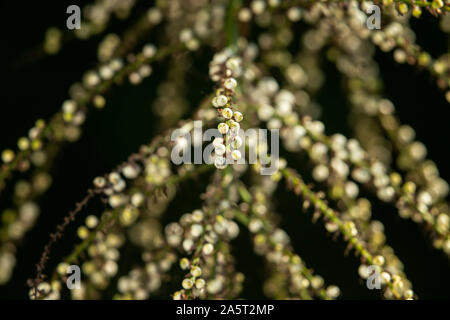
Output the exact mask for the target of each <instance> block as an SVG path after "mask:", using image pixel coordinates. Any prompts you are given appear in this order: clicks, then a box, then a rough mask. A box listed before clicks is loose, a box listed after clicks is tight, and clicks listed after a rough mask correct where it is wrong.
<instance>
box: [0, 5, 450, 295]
mask: <svg viewBox="0 0 450 320" xmlns="http://www.w3.org/2000/svg"><path fill="white" fill-rule="evenodd" d="M111 3H115V5H111ZM111 3H110V2H109V1H95V2H94V3H93V4H92V5H91V6H89V7H86V8H83V12H84V19H85V20H84V21H82V24H81V29H79V30H76V31H74V32H73V31H68V30H59V29H55V28H53V29H50V30H48V32H47V33H46V36H45V41H44V43H43V44H42V52H43V53H44V54H47V55H54V54H57V53H58V52H59V51H60V50H64V45H65V44H66V43H67V42H70V41H77V39H79V41H83V40H84V39H87V38H90V37H91V36H93V35H102V36H103V39H102V40H101V41H100V43H99V45H98V62H97V66H96V67H95V68H94V69H92V70H88V71H86V72H85V74H84V76H83V78H82V79H81V81H80V82H76V83H74V84H73V86H71V88H70V90H69V97H68V99H67V100H66V101H64V102H63V103H62V106H61V111H59V112H58V113H56V114H54V115H53V116H52V117H50V118H49V119H47V120H42V119H39V120H37V121H36V124H35V126H34V127H33V128H31V129H30V130H29V132H28V134H27V135H26V136H24V137H21V138H19V139H18V141H17V148H15V149H14V148H11V149H6V150H3V151H2V152H1V159H2V162H3V164H2V165H1V167H0V192H2V191H3V190H4V189H5V187H6V186H7V185H8V184H11V183H15V186H14V188H13V189H14V194H13V197H14V201H13V207H11V208H9V209H6V210H4V211H3V212H2V221H3V225H2V227H1V228H2V229H1V234H0V266H1V268H0V284H6V283H7V282H8V281H9V280H10V278H11V275H12V272H13V270H14V267H15V264H16V263H15V261H16V258H15V253H16V251H17V249H18V248H19V246H20V243H21V240H22V239H23V238H24V237H26V233H27V231H29V230H30V229H31V228H33V226H34V224H35V222H36V219H38V215H39V198H40V197H41V196H42V195H43V194H44V193H45V192H46V190H47V189H48V188H49V187H50V184H51V182H52V177H51V175H50V168H51V167H52V164H53V162H54V159H55V157H56V156H57V154H58V153H59V152H60V151H61V148H62V147H63V146H64V145H65V144H67V143H71V142H75V141H77V140H78V139H79V138H80V136H81V135H82V131H83V124H84V123H85V120H86V119H87V118H88V117H89V114H90V113H91V109H92V108H98V109H102V108H104V107H106V106H107V105H108V103H107V100H108V92H109V91H111V89H112V88H114V87H117V86H121V85H123V84H124V83H126V82H129V83H131V84H133V85H136V86H139V85H140V84H141V82H142V81H143V80H144V78H147V77H149V76H151V74H152V65H155V64H164V63H167V64H168V70H169V71H168V77H167V79H165V80H163V81H160V86H161V89H160V90H159V94H158V96H157V98H156V101H155V103H154V107H155V112H156V113H157V114H158V115H160V116H161V119H162V122H165V125H166V126H167V125H171V126H172V129H170V130H163V131H162V132H161V133H160V134H159V135H157V136H155V137H154V139H153V140H152V141H150V142H149V144H148V145H143V146H142V147H141V148H140V149H139V151H138V152H137V153H135V154H132V155H131V156H130V157H129V158H128V160H127V161H126V162H124V163H122V164H121V165H119V166H118V167H117V168H115V169H114V170H112V171H111V172H109V173H106V174H105V175H104V176H99V177H96V178H95V179H93V186H92V188H91V189H90V190H88V191H87V196H86V197H85V198H84V199H82V200H81V201H80V202H79V203H77V204H76V206H75V207H74V209H73V211H71V212H70V213H69V214H68V215H67V216H66V217H65V218H64V219H63V221H62V222H61V224H59V225H58V226H57V227H56V231H55V232H54V233H52V234H51V235H50V240H49V242H48V244H47V245H46V246H45V248H44V250H43V253H42V257H41V259H40V261H39V262H38V263H37V266H36V271H35V277H33V278H32V279H30V280H29V281H28V285H29V286H30V297H31V298H32V299H59V298H61V297H62V294H63V292H64V291H66V290H67V291H69V290H68V289H67V286H66V280H67V268H68V267H69V265H73V264H76V265H80V266H81V269H82V274H83V278H82V282H81V286H80V287H79V288H76V289H73V290H70V295H71V297H72V298H73V299H94V298H101V297H102V293H103V292H104V291H105V290H106V289H108V288H110V286H112V285H115V286H117V288H116V289H115V292H116V294H115V295H114V298H117V299H147V298H150V297H151V296H152V294H153V293H155V292H157V291H158V290H159V289H160V288H161V287H163V286H164V285H165V284H167V283H168V282H171V281H173V279H174V277H171V275H172V274H173V273H175V272H179V270H180V268H181V270H182V272H183V278H182V279H181V281H179V282H178V286H177V287H178V289H177V290H175V291H174V292H172V295H171V297H173V298H174V299H196V298H201V299H216V298H226V299H230V298H238V297H239V296H240V293H241V291H242V287H243V283H244V281H245V276H244V275H243V274H242V273H240V272H239V270H238V269H237V268H236V265H235V258H234V257H233V251H234V250H235V249H234V248H233V247H234V243H235V242H233V243H232V240H233V239H235V238H236V237H237V236H238V234H239V232H240V230H243V229H247V230H248V231H249V233H250V234H251V243H252V244H253V247H254V251H255V252H256V253H257V254H259V255H261V256H262V257H263V258H264V259H265V262H266V264H267V268H266V278H265V279H261V280H262V281H264V293H265V295H266V296H267V297H269V298H277V299H316V298H318V299H335V298H338V297H339V296H340V293H341V292H340V289H339V288H338V287H337V286H335V285H333V284H332V283H330V282H329V280H327V279H324V278H322V277H321V276H320V275H319V274H316V273H315V272H314V271H313V269H312V266H311V265H309V264H308V261H305V260H304V259H302V256H301V252H295V251H294V249H293V246H292V245H291V242H290V238H289V236H288V234H287V232H285V231H284V230H283V229H282V228H280V227H279V215H278V214H277V213H276V206H274V199H273V195H274V192H275V190H276V189H277V188H278V186H279V185H285V186H287V188H288V190H290V191H291V192H292V193H293V194H295V195H296V196H298V210H297V212H290V213H289V214H298V212H300V211H303V212H305V214H311V213H312V215H311V217H312V218H313V220H314V221H317V223H322V224H323V226H324V227H325V229H326V231H327V232H328V233H329V234H330V235H332V236H333V237H334V238H337V237H341V238H342V239H343V240H344V241H345V242H346V243H347V244H348V250H347V252H346V253H348V252H353V253H354V254H355V255H356V256H357V257H358V258H359V259H360V267H359V269H358V270H354V271H355V272H357V273H358V274H359V276H360V277H361V278H362V279H363V280H364V279H367V278H369V277H370V276H371V275H372V273H373V272H375V273H377V274H379V275H380V282H381V292H382V297H383V298H386V299H414V298H418V297H417V295H416V294H415V293H414V291H413V284H412V283H411V282H410V281H409V280H408V278H407V274H405V272H404V268H403V264H402V262H401V261H400V259H399V258H398V257H397V256H396V254H395V251H394V249H393V248H392V247H390V246H389V244H388V243H386V236H385V234H384V226H383V224H382V223H381V222H380V221H376V220H373V219H372V218H371V201H380V202H384V203H388V204H390V205H392V206H395V208H396V210H397V211H396V212H397V214H398V215H399V216H400V217H402V218H404V219H411V220H412V221H413V222H415V223H417V224H419V225H421V226H422V227H423V228H424V229H425V230H426V231H427V239H424V241H430V243H431V244H432V245H433V247H434V248H435V250H440V251H442V254H444V255H449V254H450V237H449V212H450V210H449V207H448V204H447V202H446V197H447V194H448V184H447V182H445V181H444V180H443V179H442V178H441V177H440V176H439V171H438V169H437V167H436V165H435V164H434V163H433V162H432V161H431V160H429V159H427V158H426V153H427V152H426V147H425V146H424V145H423V144H422V143H421V142H419V141H415V131H414V129H413V128H412V127H410V126H408V125H405V124H402V123H401V121H400V120H399V119H398V117H397V115H396V110H395V106H394V104H393V103H392V102H391V101H389V100H388V99H386V98H384V97H383V92H382V89H381V88H382V80H381V77H380V74H379V69H378V66H377V62H376V61H375V60H374V57H373V56H374V51H375V49H376V48H379V49H381V50H382V51H385V52H392V53H393V58H394V60H395V61H396V62H398V63H407V64H409V65H411V67H417V68H420V69H422V70H424V71H423V72H428V73H429V74H430V75H431V76H432V77H433V79H435V81H436V85H437V86H438V87H439V88H441V89H442V94H443V95H445V97H446V99H447V100H449V101H450V89H449V88H448V87H449V85H450V78H449V70H450V60H449V57H448V55H447V54H445V55H442V56H440V57H432V56H431V55H430V54H429V53H427V51H426V50H425V49H423V48H421V47H420V46H419V45H418V44H416V43H415V35H414V32H413V30H412V29H411V28H410V25H409V21H410V19H414V18H420V16H421V14H424V15H425V14H427V15H429V14H431V15H433V16H435V18H436V20H438V19H440V20H441V27H442V29H443V30H444V31H448V30H450V27H449V25H450V19H449V17H448V16H446V15H445V13H446V12H447V11H449V10H450V4H449V3H448V1H446V0H433V1H431V0H429V1H425V0H424V1H422V0H396V1H395V0H383V1H373V2H369V1H326V0H324V1H313V0H303V1H302V0H298V1H294V0H292V1H281V0H267V1H266V0H254V1H239V0H232V1H224V0H210V1H208V0H201V1H200V0H196V1H194V0H171V1H164V0H162V1H156V3H155V4H154V5H153V6H152V7H149V8H147V10H146V11H145V12H142V13H141V14H142V16H141V17H140V18H138V19H136V21H134V22H133V23H131V24H130V27H129V29H127V30H124V31H123V33H122V34H106V31H107V30H108V27H109V21H110V16H111V15H113V14H115V15H117V16H119V17H121V18H123V19H127V17H128V16H129V13H130V12H131V11H132V10H133V6H134V5H135V1H123V2H119V1H118V2H111ZM373 4H376V5H378V6H379V7H380V8H381V12H382V15H381V29H369V28H368V27H367V26H366V21H367V18H368V15H367V13H366V12H367V8H368V7H369V6H370V5H373ZM299 24H301V25H302V27H303V28H304V30H302V31H303V33H302V35H301V38H299V39H297V38H296V37H297V32H296V30H295V29H296V27H297V26H298V25H299ZM152 31H153V32H152ZM155 33H157V34H163V35H164V37H161V39H160V40H156V38H155V37H154V36H153V35H154V34H155ZM142 42H144V44H143V45H142ZM293 43H300V46H298V47H297V46H296V45H292V44H293ZM201 51H207V52H211V51H212V52H214V54H213V56H212V57H211V60H210V63H209V77H210V81H211V82H212V83H214V85H215V89H214V91H213V92H210V93H206V94H204V100H203V102H202V103H201V104H200V105H199V106H198V107H197V109H196V110H195V111H194V112H193V113H192V116H191V117H190V118H189V119H186V120H182V119H180V117H181V116H182V115H183V113H184V112H185V111H186V104H187V103H186V101H187V100H188V99H189V98H188V95H187V93H186V92H187V91H188V90H187V89H188V88H189V85H190V83H188V82H187V83H186V82H185V81H184V80H183V78H184V75H185V74H186V72H187V71H186V67H185V66H186V65H188V62H189V61H190V60H191V59H193V57H194V56H195V55H196V54H197V53H198V52H201ZM180 54H182V55H180ZM177 55H178V56H181V58H180V59H181V60H182V61H181V62H180V61H178V62H176V63H175V60H172V57H174V56H177ZM321 59H328V61H330V62H332V63H334V64H335V65H336V67H337V70H338V72H339V73H341V76H342V79H344V83H345V89H346V90H345V95H346V96H347V98H348V101H349V102H350V106H351V109H350V118H351V122H350V123H351V126H350V127H351V129H352V130H351V132H352V136H351V137H346V136H344V135H342V134H333V135H327V133H326V131H327V130H326V128H325V126H324V123H323V122H321V121H320V119H319V115H320V111H321V107H320V106H319V105H318V103H317V102H316V96H317V93H318V91H319V89H320V88H321V86H322V84H323V78H324V76H325V75H326V74H325V73H324V72H323V71H322V69H321V63H320V60H321ZM322 112H324V113H326V108H324V109H323V110H322ZM194 120H201V121H202V122H203V126H206V127H208V128H212V127H217V129H218V130H219V132H220V134H221V135H222V136H221V137H217V138H216V139H214V141H213V146H214V154H213V164H179V165H175V164H174V163H173V162H172V161H171V152H172V149H173V147H174V145H176V144H177V143H185V141H181V142H180V141H179V140H178V141H172V139H171V134H172V133H173V132H174V130H175V129H180V128H181V129H182V130H183V132H185V133H190V132H192V131H193V129H194ZM248 128H268V129H279V132H280V138H281V140H282V142H283V148H285V149H286V150H287V152H289V153H292V154H297V153H301V154H303V155H304V156H305V157H306V158H307V160H306V161H307V163H308V164H309V165H312V167H313V169H312V172H311V174H310V175H308V176H306V175H305V176H302V175H300V173H299V172H297V171H301V170H298V169H299V168H301V165H298V164H295V163H294V164H292V165H291V164H290V163H288V161H286V160H285V159H283V158H275V157H271V156H270V154H269V155H267V151H268V150H269V147H268V145H267V144H265V143H263V142H258V143H251V141H250V139H249V140H247V139H241V138H240V136H239V132H240V130H243V129H248ZM242 147H244V149H243V150H244V153H246V152H250V151H252V150H256V152H258V153H259V154H263V153H264V154H265V155H266V157H265V158H264V160H265V162H257V163H255V164H245V163H244V164H242V163H237V162H238V161H239V160H240V159H241V158H242V157H244V154H243V152H242ZM227 159H228V160H229V161H231V163H227ZM269 165H274V166H275V168H276V170H275V172H273V174H271V175H262V174H261V169H262V168H263V167H267V166H269ZM294 167H295V168H297V170H295V169H294ZM18 173H20V174H21V175H22V176H25V177H27V178H26V179H20V180H17V179H16V180H15V179H14V177H15V175H16V174H18ZM99 174H103V173H99ZM203 175H207V176H208V177H209V178H208V179H209V181H210V182H209V184H208V185H207V186H206V187H205V191H204V193H203V194H200V195H199V198H201V199H202V201H203V204H202V205H201V206H199V207H198V208H197V209H195V210H193V211H192V212H189V213H185V214H183V215H181V216H179V219H178V220H177V221H173V222H171V223H169V224H167V225H163V223H161V222H159V220H160V219H161V215H163V214H164V210H165V209H166V208H167V206H168V204H169V202H170V201H171V199H173V198H174V196H175V194H176V193H177V192H182V191H183V190H180V188H179V187H178V186H179V184H180V183H181V182H182V181H192V180H195V179H198V177H200V176H203ZM360 189H364V190H365V191H367V192H369V193H372V194H373V197H372V198H371V199H372V200H371V201H369V200H368V199H366V198H363V197H361V196H360ZM95 199H100V200H102V201H103V202H104V204H105V209H104V211H103V212H97V213H96V214H92V215H88V216H87V218H86V220H85V222H84V223H83V224H82V225H81V226H80V227H78V229H77V235H78V237H79V243H77V244H75V245H74V247H73V251H72V252H70V253H68V254H67V255H66V256H65V257H63V258H59V259H60V262H59V263H58V264H57V267H56V268H55V270H51V269H50V268H48V266H47V262H48V260H49V259H50V257H51V255H52V248H54V247H55V246H57V244H58V240H59V239H60V238H62V237H63V234H64V232H65V230H66V227H67V226H68V225H70V224H71V223H72V222H73V221H75V220H76V219H77V215H78V214H79V213H80V212H81V211H83V210H84V209H85V208H86V207H87V206H89V204H90V203H91V201H94V200H95ZM56 223H58V221H56V222H55V224H56ZM127 242H132V243H134V244H135V245H136V246H137V247H138V248H140V250H141V252H140V253H141V256H142V258H141V263H140V265H135V266H133V267H132V268H131V269H129V272H128V274H127V275H124V276H120V277H119V278H118V279H116V277H117V274H118V271H119V269H120V268H121V266H122V264H121V260H120V249H121V248H122V247H123V246H124V244H125V243H127ZM232 244H233V245H232ZM343 254H344V252H343ZM52 259H53V258H52ZM177 281H178V280H177ZM331 281H332V279H331ZM362 283H363V285H365V281H362Z"/></svg>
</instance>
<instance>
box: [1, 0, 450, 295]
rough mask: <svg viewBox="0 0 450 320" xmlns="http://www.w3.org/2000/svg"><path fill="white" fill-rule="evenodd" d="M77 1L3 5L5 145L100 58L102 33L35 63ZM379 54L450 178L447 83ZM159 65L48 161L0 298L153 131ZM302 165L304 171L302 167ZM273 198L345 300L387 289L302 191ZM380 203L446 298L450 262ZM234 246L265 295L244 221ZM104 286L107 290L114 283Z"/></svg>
mask: <svg viewBox="0 0 450 320" xmlns="http://www.w3.org/2000/svg"><path fill="white" fill-rule="evenodd" d="M75 3H76V4H78V5H80V6H81V7H82V6H83V4H84V3H86V1H61V0H60V1H52V2H50V1H45V2H42V1H40V2H38V1H26V2H24V1H2V2H1V4H0V13H1V18H0V26H1V28H0V34H1V37H0V48H1V49H0V51H1V55H2V57H1V60H0V70H1V79H2V80H3V81H2V84H1V85H0V104H1V112H0V150H3V149H4V148H14V149H15V145H16V140H17V138H18V137H20V136H24V135H26V133H27V132H28V130H29V128H31V127H32V126H33V124H34V121H35V120H36V119H37V118H43V119H49V117H50V116H51V115H52V114H53V113H55V112H57V111H58V110H59V109H60V106H61V103H62V101H64V100H65V99H67V97H68V92H67V90H68V88H69V86H70V85H71V84H72V83H73V82H75V81H78V80H79V79H80V78H81V76H82V74H83V72H84V71H85V70H87V69H88V68H92V67H94V66H95V61H96V44H97V43H98V40H99V39H101V37H94V38H92V39H90V40H88V41H75V42H72V43H70V44H68V45H66V46H64V47H63V50H62V52H61V53H60V54H58V55H56V56H54V57H44V58H39V59H36V61H33V59H29V57H30V55H29V54H28V53H29V52H30V49H32V48H35V47H36V46H38V45H39V44H40V43H41V41H42V40H43V35H44V32H45V30H46V29H47V28H48V27H49V26H58V27H60V28H61V29H62V28H64V26H65V19H66V17H67V15H66V13H65V10H66V8H67V6H68V5H70V4H75ZM138 3H139V4H138V7H137V10H134V13H133V14H134V15H139V13H142V12H143V11H141V12H139V8H143V7H145V5H143V3H142V1H138ZM127 25H128V23H127V22H122V21H114V23H113V25H112V29H111V30H112V31H116V32H118V33H119V34H120V31H121V30H123V29H124V28H125V27H126V26H127ZM413 27H414V29H415V31H416V32H417V36H418V39H417V42H418V43H419V44H420V45H421V46H423V47H425V48H426V49H427V50H428V51H429V52H430V53H431V54H432V55H433V56H434V57H436V56H438V55H440V54H442V53H444V52H446V51H447V49H448V40H447V36H446V35H445V34H443V33H442V32H441V31H440V30H439V28H438V25H437V22H436V19H434V18H432V17H430V16H429V15H428V14H424V17H423V18H422V19H420V20H416V19H414V21H413ZM149 41H151V39H149ZM32 56H33V55H31V57H32ZM210 57H211V53H210V52H206V53H204V54H197V55H196V57H195V59H194V64H193V65H192V68H191V71H190V72H189V82H190V84H193V86H192V89H191V90H192V92H193V93H192V101H191V102H192V103H191V105H192V107H193V106H195V105H196V104H197V102H198V101H200V99H201V97H203V96H205V95H206V94H207V93H209V92H210V89H211V88H212V86H211V83H210V82H209V81H208V76H207V75H208V73H207V65H208V62H209V59H210ZM376 57H377V60H378V61H379V62H380V68H381V74H382V75H383V79H384V81H385V93H386V96H387V97H388V98H390V99H392V101H393V102H394V103H395V105H396V107H397V109H398V112H399V116H400V119H401V121H402V122H403V123H407V124H410V125H411V126H412V127H413V128H415V129H416V133H417V138H418V140H420V141H422V142H424V143H425V145H426V146H427V148H428V157H429V158H430V159H432V160H434V161H435V162H436V163H437V166H438V168H439V169H440V173H441V176H442V177H443V178H444V179H445V180H447V181H450V166H449V165H448V162H449V160H450V154H449V153H448V137H449V131H448V121H449V120H448V119H449V118H448V114H449V113H448V108H449V105H448V103H447V102H446V101H445V99H444V94H443V92H441V91H440V90H438V89H437V88H436V85H435V82H434V81H433V79H431V78H430V76H429V75H428V74H427V73H426V72H421V71H418V70H416V69H414V68H412V67H410V66H404V65H398V64H396V63H394V62H393V61H392V57H391V54H386V53H380V52H378V53H377V56H376ZM324 65H325V68H326V72H327V81H326V84H325V86H324V88H323V89H322V94H321V95H320V99H319V100H320V102H321V104H322V106H326V110H324V112H323V114H324V118H323V120H324V122H325V124H326V125H327V130H329V131H328V133H330V134H331V133H335V132H339V131H341V132H348V130H347V127H346V126H345V123H346V114H347V108H346V101H345V98H344V97H343V96H342V94H341V89H342V87H341V82H340V79H339V75H338V73H337V72H336V70H335V69H334V67H333V66H330V65H327V64H326V62H324ZM154 68H155V73H154V74H153V75H152V76H151V77H150V78H149V79H147V80H145V81H144V82H143V84H142V85H141V86H139V87H132V86H130V85H124V86H122V87H115V88H114V90H112V92H110V93H109V94H108V96H107V107H106V108H105V109H104V110H102V111H97V110H94V111H93V112H92V113H90V115H89V118H88V121H87V123H86V124H85V126H84V130H83V136H82V138H81V139H80V141H78V142H77V143H75V144H70V145H67V146H66V147H65V148H64V149H63V152H62V153H61V155H60V156H59V158H58V159H57V161H56V165H55V166H54V168H53V169H52V174H53V177H54V183H53V185H52V187H51V189H50V190H49V191H48V192H47V194H46V195H45V196H44V197H43V198H42V200H41V201H40V205H41V208H42V210H41V215H40V217H39V220H38V222H37V224H36V226H35V228H34V229H33V230H32V231H30V232H29V233H28V234H27V236H26V237H25V239H24V241H23V243H22V244H21V245H20V246H19V250H18V254H17V259H18V261H17V265H16V268H15V271H14V275H13V279H12V281H10V282H9V284H8V285H6V286H3V287H0V298H2V299H26V298H27V295H28V287H27V286H26V283H25V282H26V279H28V278H30V277H33V276H34V270H35V269H34V265H35V263H36V262H37V261H38V259H39V257H40V255H41V252H42V249H43V247H44V245H45V243H46V242H47V240H48V234H49V233H50V232H53V231H54V230H55V226H56V224H57V223H59V222H61V221H62V219H63V217H64V216H65V215H66V214H67V212H68V211H69V210H71V209H72V208H73V207H74V204H75V202H76V201H78V200H80V199H82V197H83V196H84V194H85V192H86V190H87V188H88V187H90V185H91V181H92V179H93V177H95V176H97V175H100V174H103V173H105V172H109V171H110V170H111V169H113V168H114V167H115V166H116V165H117V164H118V163H120V162H121V161H123V160H125V159H126V158H127V156H128V155H129V154H130V153H132V152H135V151H137V150H138V148H139V146H140V145H141V144H144V143H147V142H148V141H149V140H150V139H151V137H152V136H154V135H155V134H157V131H156V126H155V120H156V119H155V117H154V116H153V114H152V111H151V104H152V101H153V100H154V98H155V90H156V85H157V83H158V82H159V80H161V79H164V72H165V69H164V66H163V65H156V66H154ZM324 109H325V108H324ZM290 160H296V159H295V158H290ZM291 165H292V164H291ZM295 166H297V167H298V168H299V167H300V164H297V165H295ZM207 182H208V179H207V178H202V179H201V180H200V183H185V184H182V185H181V189H182V190H183V192H180V193H179V194H178V195H177V196H176V198H175V199H174V201H173V202H172V204H171V205H170V207H169V209H168V212H167V215H166V216H165V218H164V222H167V221H173V220H175V219H176V218H177V217H178V216H179V215H180V214H182V213H184V212H187V211H189V210H193V209H195V208H197V207H198V206H199V205H200V203H201V202H200V200H199V199H198V195H199V194H200V193H201V192H203V191H204V187H205V186H206V183H207ZM276 201H277V203H278V212H280V214H281V216H282V226H283V227H284V228H285V229H286V230H287V232H288V233H289V235H290V236H291V238H292V241H293V244H294V247H295V249H296V250H297V252H298V253H299V254H300V255H301V257H302V258H303V259H304V260H305V261H306V262H307V264H308V266H310V267H312V268H313V269H314V271H315V272H317V273H318V274H320V275H322V276H323V277H324V278H325V280H326V282H327V283H328V284H336V285H338V286H339V287H340V288H341V290H342V296H341V298H342V299H378V298H379V297H380V296H379V292H377V291H369V290H367V289H366V287H365V285H364V284H363V283H362V281H361V280H360V279H359V276H358V274H357V267H358V265H359V261H358V258H356V257H354V256H353V255H352V254H350V255H349V256H347V257H346V256H344V253H343V252H344V250H345V243H344V242H343V241H342V240H341V239H338V240H336V241H334V240H332V239H331V238H330V237H329V236H328V235H327V233H326V232H325V230H324V228H323V226H322V225H321V224H320V223H317V224H313V223H312V222H311V215H309V214H300V210H299V202H298V199H297V198H296V197H295V196H293V195H292V194H290V193H288V192H285V189H284V187H282V188H280V190H278V191H277V197H276ZM376 203H377V205H375V206H374V207H373V217H374V218H375V219H379V220H381V221H382V222H383V223H384V225H385V229H386V235H387V240H388V243H389V244H390V245H391V246H392V247H393V248H394V249H395V252H396V253H397V255H398V256H399V258H400V259H401V260H402V261H403V262H404V264H405V271H406V274H407V276H408V278H409V279H410V280H411V281H412V283H413V287H414V290H415V292H416V293H417V294H418V295H419V297H420V298H422V299H449V298H450V291H449V290H448V285H449V284H450V273H449V272H448V271H449V262H448V261H449V260H448V259H447V258H446V257H445V256H443V254H441V253H440V252H438V251H437V250H434V249H433V248H432V247H431V245H430V242H429V241H427V240H426V238H427V235H426V234H424V233H423V232H422V229H421V228H420V227H419V226H417V225H416V224H415V223H413V222H411V221H404V220H402V219H400V218H399V216H398V215H397V214H396V210H395V208H393V207H392V206H387V205H381V204H380V203H379V202H376ZM7 205H8V199H7V196H6V195H2V197H0V209H4V208H5V207H6V206H7ZM87 211H89V210H87ZM90 213H92V212H83V213H81V214H80V217H79V219H78V220H77V222H76V223H75V224H74V226H72V227H70V228H69V229H68V231H67V232H66V234H65V237H64V239H63V240H62V241H60V242H58V244H57V245H56V247H55V250H54V251H53V253H52V258H53V259H52V260H51V261H50V264H49V266H50V267H52V266H54V265H55V263H57V261H58V258H61V257H63V256H65V255H66V254H67V253H68V252H69V251H70V250H71V248H72V247H73V245H74V241H77V239H76V236H75V230H76V225H77V223H80V221H83V220H84V217H85V216H86V215H87V214H90ZM94 213H95V212H94ZM131 252H133V251H131ZM233 253H234V255H235V256H236V260H237V269H238V270H240V271H242V272H244V273H245V275H246V277H247V278H246V283H245V286H244V291H243V294H242V296H243V297H244V298H263V295H262V281H261V279H263V276H264V268H263V267H262V265H263V260H262V258H261V257H259V256H256V255H255V254H254V253H253V251H252V247H251V243H250V241H248V234H246V233H245V232H244V231H243V230H241V234H240V236H239V238H238V239H237V240H236V241H235V246H234V251H233ZM128 256H129V257H128ZM134 258H135V257H133V255H131V254H127V255H126V256H123V257H122V258H121V263H123V264H124V265H125V266H131V265H132V264H133V259H134ZM121 266H122V265H121ZM127 271H128V267H125V268H123V269H121V270H120V271H119V275H120V274H122V273H126V272H127ZM113 284H114V283H113ZM178 284H179V281H173V283H172V284H171V285H170V286H169V288H168V289H166V290H163V291H162V292H161V295H160V297H161V298H164V297H167V295H165V294H168V293H170V292H173V290H172V291H171V289H175V288H177V287H178ZM107 294H108V295H111V294H112V291H111V290H110V292H107Z"/></svg>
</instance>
